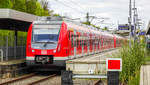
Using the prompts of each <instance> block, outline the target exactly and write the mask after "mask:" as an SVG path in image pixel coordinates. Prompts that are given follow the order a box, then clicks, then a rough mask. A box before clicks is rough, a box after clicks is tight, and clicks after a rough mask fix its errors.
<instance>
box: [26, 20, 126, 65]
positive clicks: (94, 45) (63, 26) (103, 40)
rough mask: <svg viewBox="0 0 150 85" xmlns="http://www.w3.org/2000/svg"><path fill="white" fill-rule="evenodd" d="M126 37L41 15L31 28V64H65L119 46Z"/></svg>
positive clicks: (29, 42)
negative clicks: (67, 61) (69, 60)
mask: <svg viewBox="0 0 150 85" xmlns="http://www.w3.org/2000/svg"><path fill="white" fill-rule="evenodd" d="M124 40H125V39H124V38H122V37H119V36H117V35H113V34H110V33H107V32H101V31H97V30H94V29H92V28H91V27H88V26H85V25H78V24H74V23H73V22H69V21H64V20H62V18H60V17H41V19H39V20H37V21H34V22H33V23H32V24H31V26H30V27H29V30H28V36H27V45H26V61H27V65H33V66H34V65H43V64H44V65H45V64H47V65H49V64H52V65H56V66H65V61H66V60H68V59H74V58H78V57H81V56H86V55H91V54H95V53H98V52H102V51H104V50H108V49H112V48H117V47H120V46H121V42H123V41H124Z"/></svg>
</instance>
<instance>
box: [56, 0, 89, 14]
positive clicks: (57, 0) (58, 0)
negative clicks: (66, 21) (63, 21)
mask: <svg viewBox="0 0 150 85" xmlns="http://www.w3.org/2000/svg"><path fill="white" fill-rule="evenodd" d="M55 1H56V2H58V3H60V4H62V5H64V6H66V7H69V8H71V9H73V10H76V11H77V12H79V13H81V14H85V13H86V12H83V11H81V10H79V9H77V8H74V7H72V6H70V5H68V4H65V3H64V2H65V1H63V2H62V1H60V0H55Z"/></svg>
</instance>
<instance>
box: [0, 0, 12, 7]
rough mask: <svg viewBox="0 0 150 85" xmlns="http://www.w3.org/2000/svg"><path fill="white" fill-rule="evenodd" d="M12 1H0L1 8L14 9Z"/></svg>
mask: <svg viewBox="0 0 150 85" xmlns="http://www.w3.org/2000/svg"><path fill="white" fill-rule="evenodd" d="M12 6H13V5H12V2H11V0H0V8H12Z"/></svg>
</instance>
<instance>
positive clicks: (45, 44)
mask: <svg viewBox="0 0 150 85" xmlns="http://www.w3.org/2000/svg"><path fill="white" fill-rule="evenodd" d="M48 43H55V42H52V41H49V40H48V41H47V42H45V43H44V45H43V47H46V46H47V44H48Z"/></svg>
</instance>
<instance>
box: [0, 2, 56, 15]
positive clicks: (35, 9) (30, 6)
mask: <svg viewBox="0 0 150 85" xmlns="http://www.w3.org/2000/svg"><path fill="white" fill-rule="evenodd" d="M48 4H49V3H48V0H41V2H39V0H0V8H10V9H14V10H17V11H22V12H27V13H30V14H34V15H38V16H50V15H52V13H53V11H52V10H49V9H48Z"/></svg>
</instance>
